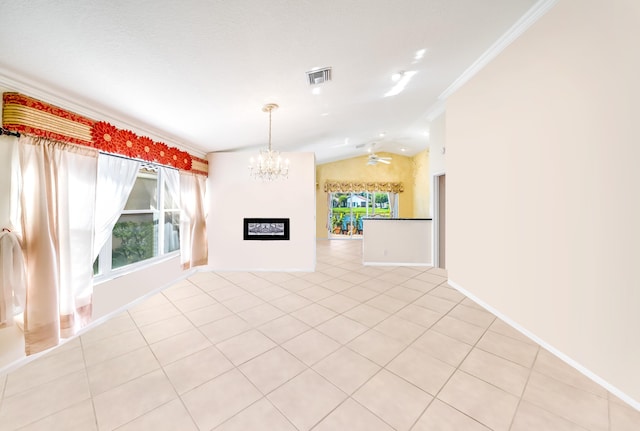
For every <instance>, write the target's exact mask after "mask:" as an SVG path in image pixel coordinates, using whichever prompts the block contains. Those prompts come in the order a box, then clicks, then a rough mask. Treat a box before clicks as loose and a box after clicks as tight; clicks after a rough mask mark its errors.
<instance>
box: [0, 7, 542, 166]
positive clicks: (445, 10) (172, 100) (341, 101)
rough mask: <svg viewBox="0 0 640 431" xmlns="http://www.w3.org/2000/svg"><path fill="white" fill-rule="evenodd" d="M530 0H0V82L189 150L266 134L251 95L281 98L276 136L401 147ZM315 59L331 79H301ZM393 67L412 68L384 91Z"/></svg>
mask: <svg viewBox="0 0 640 431" xmlns="http://www.w3.org/2000/svg"><path fill="white" fill-rule="evenodd" d="M536 3H537V2H536V0H398V1H390V0H366V1H364V0H325V1H307V0H271V1H257V0H253V1H252V0H234V1H212V0H209V1H207V0H188V1H175V0H174V1H170V0H153V1H152V0H138V1H126V0H110V1H100V0H57V1H51V0H30V1H23V2H17V1H16V2H9V1H4V2H1V3H0V16H2V17H3V18H2V21H3V22H2V25H0V87H4V88H9V89H18V90H21V91H23V92H25V94H27V95H31V96H34V97H41V98H43V100H45V101H47V102H50V103H54V104H55V103H57V104H59V105H67V106H63V107H78V106H79V107H86V108H87V109H86V110H85V112H82V113H83V114H86V113H90V114H94V115H92V118H94V119H97V120H102V119H106V120H111V121H112V122H113V123H114V124H116V125H119V126H124V127H126V126H128V127H130V128H134V130H135V131H136V132H140V133H143V132H147V133H150V134H152V137H156V138H159V139H164V140H166V142H167V143H170V144H176V143H181V144H182V146H183V147H184V148H186V149H189V150H192V151H195V152H197V153H200V154H204V153H208V152H213V151H240V150H255V149H257V148H259V147H263V146H265V145H266V142H267V136H268V116H267V115H266V114H265V113H263V112H262V110H261V108H262V106H263V105H264V104H266V103H277V104H279V105H280V109H278V110H277V111H275V112H274V113H273V146H274V148H275V149H278V150H281V151H313V152H315V153H316V157H317V159H318V161H319V162H324V161H331V160H338V159H343V158H347V157H352V156H355V155H359V154H363V153H364V151H365V150H366V149H367V148H368V147H369V146H370V145H371V144H373V143H376V147H375V150H377V151H388V152H393V153H398V154H406V155H411V154H415V153H417V152H419V151H421V150H423V149H425V148H426V147H427V145H428V126H429V116H430V114H433V113H434V112H437V110H438V109H439V107H440V106H441V104H442V100H441V98H439V96H441V94H442V93H443V92H444V91H445V90H447V88H450V86H451V85H452V84H453V83H454V82H455V81H456V79H457V78H458V77H460V76H461V75H462V74H463V72H465V70H467V69H468V68H469V67H470V66H471V65H472V64H473V63H474V62H475V61H476V60H477V59H478V58H479V57H480V56H481V55H482V54H483V53H485V52H486V51H487V50H488V49H489V48H490V47H491V46H492V45H493V44H494V43H495V42H496V41H497V40H498V39H499V38H500V37H501V36H502V35H503V34H505V32H507V31H508V30H509V29H510V28H511V27H512V26H513V25H514V23H516V22H517V21H518V20H519V19H521V17H523V15H525V14H526V13H527V12H528V11H530V10H531V9H532V8H533V7H534V6H535V5H536ZM538 3H539V2H538ZM322 67H331V68H332V80H331V81H330V82H326V83H324V84H319V85H314V86H312V85H310V84H309V81H308V78H307V75H306V72H308V71H311V70H314V68H322ZM401 72H404V77H405V79H407V78H408V77H410V78H411V79H410V80H408V82H407V83H406V86H405V88H404V90H403V91H401V92H400V93H399V94H397V95H387V93H389V92H390V90H391V89H392V88H393V87H394V86H395V85H396V84H397V81H395V82H394V81H393V80H392V75H393V74H395V73H401ZM16 87H17V88H16ZM314 88H317V90H316V92H317V93H318V94H313V89H314ZM30 93H37V94H30ZM385 95H386V97H385Z"/></svg>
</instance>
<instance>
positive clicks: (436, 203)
mask: <svg viewBox="0 0 640 431" xmlns="http://www.w3.org/2000/svg"><path fill="white" fill-rule="evenodd" d="M446 174H447V173H446V172H445V171H439V172H435V173H433V174H431V190H433V193H431V197H432V201H431V208H430V209H431V218H432V219H433V223H431V229H432V231H431V238H433V241H432V242H431V246H432V250H431V256H433V266H435V267H437V268H439V267H440V185H439V183H438V177H441V176H443V175H446Z"/></svg>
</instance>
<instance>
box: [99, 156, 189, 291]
mask: <svg viewBox="0 0 640 431" xmlns="http://www.w3.org/2000/svg"><path fill="white" fill-rule="evenodd" d="M168 169H171V168H168ZM144 170H147V171H148V170H151V171H154V172H155V175H157V183H156V198H157V199H156V207H157V208H150V209H135V210H123V211H122V212H121V213H120V216H119V217H121V216H122V215H127V214H152V215H153V223H154V240H156V244H155V245H156V247H155V248H156V250H155V255H154V256H152V257H150V258H148V259H144V260H140V261H138V262H133V263H130V264H127V265H123V266H120V267H118V268H113V266H112V265H113V260H112V251H113V233H112V234H111V235H110V236H109V239H108V240H107V242H106V243H105V245H104V247H102V249H101V250H100V253H99V254H98V258H97V259H98V272H97V273H96V274H94V276H93V280H94V283H96V284H97V283H101V282H104V281H108V280H112V279H114V278H117V277H120V276H122V275H125V274H129V273H132V272H135V271H138V270H140V269H142V268H145V267H148V266H150V265H153V264H156V263H159V262H162V261H165V260H169V259H172V258H174V257H176V256H179V255H180V247H178V249H177V250H174V251H170V252H167V253H165V252H164V243H165V238H164V236H165V235H164V229H163V228H161V226H164V223H165V215H166V213H168V212H170V213H176V212H177V213H178V214H179V215H180V212H181V210H180V208H167V209H165V208H164V202H165V192H166V191H167V187H166V182H165V175H164V172H163V169H160V167H159V166H158V165H155V164H152V163H143V164H142V165H141V166H140V169H139V170H138V174H137V175H136V181H137V180H138V178H141V177H144V176H145V175H151V174H150V173H148V172H145V171H144ZM119 217H118V218H119ZM114 227H115V226H114ZM179 241H180V239H179V238H178V244H179Z"/></svg>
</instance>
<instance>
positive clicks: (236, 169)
mask: <svg viewBox="0 0 640 431" xmlns="http://www.w3.org/2000/svg"><path fill="white" fill-rule="evenodd" d="M250 156H251V155H250V154H248V153H212V154H209V155H208V160H209V178H208V181H207V190H208V193H209V214H208V217H207V231H208V236H209V267H210V268H211V269H215V270H223V271H230V270H238V271H261V270H265V271H313V270H314V269H315V250H316V242H315V234H316V224H315V217H316V208H315V205H316V198H315V156H314V154H313V153H286V154H283V157H286V158H288V159H289V160H290V162H291V168H290V172H289V179H287V180H284V181H283V180H280V181H275V182H267V183H265V182H261V181H256V180H254V179H253V178H251V177H250V176H249V170H248V168H247V167H248V164H249V158H250ZM245 217H246V218H270V217H273V218H289V219H290V238H291V239H290V240H289V241H244V240H243V219H244V218H245Z"/></svg>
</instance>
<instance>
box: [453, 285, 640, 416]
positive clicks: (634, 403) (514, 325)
mask: <svg viewBox="0 0 640 431" xmlns="http://www.w3.org/2000/svg"><path fill="white" fill-rule="evenodd" d="M448 283H449V285H450V286H451V287H453V288H454V289H456V290H457V291H459V292H460V293H462V294H464V295H465V296H467V297H468V298H469V299H471V300H473V301H474V302H476V303H477V304H479V305H481V306H482V307H484V308H485V309H486V310H487V311H489V312H491V313H492V314H494V315H495V316H497V317H498V318H499V319H500V320H502V321H503V322H505V323H506V324H508V325H509V326H511V327H512V328H513V329H515V330H516V331H518V332H520V333H521V334H523V335H524V336H526V337H527V338H530V339H531V340H533V341H534V342H536V343H538V344H539V345H540V346H542V347H544V348H545V349H546V350H548V351H549V352H551V353H552V354H554V355H555V356H557V357H558V358H559V359H561V360H562V361H564V362H566V363H567V364H568V365H570V366H571V367H573V368H575V369H576V370H578V371H579V372H581V373H582V374H584V375H585V376H586V377H588V378H589V379H591V380H593V381H594V382H596V383H597V384H599V385H600V386H602V387H603V388H605V389H606V390H608V391H609V392H611V393H612V394H613V395H615V396H617V397H618V398H620V399H621V400H623V401H624V402H626V403H627V404H629V405H630V406H631V407H633V408H635V409H636V410H638V411H640V402H638V401H636V400H634V399H633V398H631V397H630V396H628V395H627V394H625V393H624V392H622V391H621V390H620V389H618V388H617V387H615V386H614V385H612V384H611V383H609V382H607V381H606V380H605V379H603V378H602V377H600V376H598V375H597V374H595V373H594V372H592V371H591V370H589V369H588V368H586V367H584V366H582V365H581V364H580V363H578V362H576V361H575V360H573V359H571V358H570V357H569V356H567V355H565V354H564V353H562V352H561V351H560V350H558V349H556V348H555V347H553V346H551V345H550V344H548V343H547V342H546V341H544V340H543V339H541V338H539V337H537V336H536V335H535V334H533V333H531V332H529V331H528V330H526V329H525V328H523V327H522V326H520V325H519V324H517V323H516V322H514V321H513V320H511V319H510V318H509V317H507V316H505V315H504V314H502V313H501V312H500V311H498V310H496V309H495V308H493V307H492V306H490V305H489V304H487V303H486V302H484V301H482V300H481V299H479V298H478V297H477V296H475V295H474V294H473V293H471V292H469V291H468V290H466V289H465V288H463V287H462V286H460V285H459V284H458V283H456V282H455V281H453V280H451V279H449V280H448Z"/></svg>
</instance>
